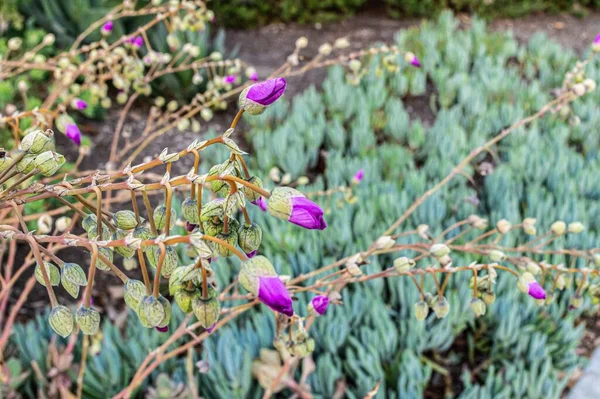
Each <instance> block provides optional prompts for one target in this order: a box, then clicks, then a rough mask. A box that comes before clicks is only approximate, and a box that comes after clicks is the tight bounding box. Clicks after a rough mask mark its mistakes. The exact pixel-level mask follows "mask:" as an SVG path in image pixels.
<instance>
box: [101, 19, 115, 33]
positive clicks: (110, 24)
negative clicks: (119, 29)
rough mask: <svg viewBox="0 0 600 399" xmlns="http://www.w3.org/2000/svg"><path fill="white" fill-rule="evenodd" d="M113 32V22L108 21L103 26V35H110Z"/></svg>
mask: <svg viewBox="0 0 600 399" xmlns="http://www.w3.org/2000/svg"><path fill="white" fill-rule="evenodd" d="M112 30H113V21H106V22H105V23H104V25H102V33H104V34H108V33H110V32H112Z"/></svg>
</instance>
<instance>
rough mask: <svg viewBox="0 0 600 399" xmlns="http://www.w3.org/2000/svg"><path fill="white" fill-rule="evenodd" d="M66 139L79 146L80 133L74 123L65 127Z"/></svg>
mask: <svg viewBox="0 0 600 399" xmlns="http://www.w3.org/2000/svg"><path fill="white" fill-rule="evenodd" d="M65 134H66V135H67V137H68V138H69V139H70V140H71V141H72V142H73V143H75V144H77V145H81V132H80V131H79V128H78V127H77V125H75V124H74V123H70V124H68V125H67V126H66V133H65Z"/></svg>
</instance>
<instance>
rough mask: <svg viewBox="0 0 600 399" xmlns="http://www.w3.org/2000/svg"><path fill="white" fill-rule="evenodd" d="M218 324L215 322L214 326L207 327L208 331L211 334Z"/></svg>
mask: <svg viewBox="0 0 600 399" xmlns="http://www.w3.org/2000/svg"><path fill="white" fill-rule="evenodd" d="M216 325H217V323H215V324H213V325H212V326H210V327H208V328H207V329H206V331H207V332H208V333H209V334H211V333H212V332H213V330H214V329H215V326H216Z"/></svg>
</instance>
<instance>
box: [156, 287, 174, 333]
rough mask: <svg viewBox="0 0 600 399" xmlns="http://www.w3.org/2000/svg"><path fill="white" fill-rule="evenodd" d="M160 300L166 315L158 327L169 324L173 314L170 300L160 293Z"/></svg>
mask: <svg viewBox="0 0 600 399" xmlns="http://www.w3.org/2000/svg"><path fill="white" fill-rule="evenodd" d="M158 302H160V304H161V305H162V307H163V309H164V311H165V316H164V317H163V319H162V320H161V321H160V323H159V324H158V325H157V326H156V327H159V328H164V327H166V326H168V325H169V323H170V322H171V315H172V309H171V302H169V300H168V299H167V298H165V297H164V296H162V295H159V297H158Z"/></svg>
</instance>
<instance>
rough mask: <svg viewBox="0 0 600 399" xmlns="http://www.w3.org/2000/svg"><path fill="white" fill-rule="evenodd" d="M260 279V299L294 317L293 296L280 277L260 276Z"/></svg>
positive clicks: (272, 307)
mask: <svg viewBox="0 0 600 399" xmlns="http://www.w3.org/2000/svg"><path fill="white" fill-rule="evenodd" d="M258 280H259V283H258V299H260V301H261V302H262V303H264V304H265V305H267V306H268V307H270V308H271V309H273V310H274V311H276V312H279V313H283V314H284V315H286V316H288V317H292V315H293V314H294V309H293V307H292V298H290V293H289V292H288V290H287V288H285V284H283V282H282V281H281V280H280V279H279V277H277V276H268V277H259V278H258Z"/></svg>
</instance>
